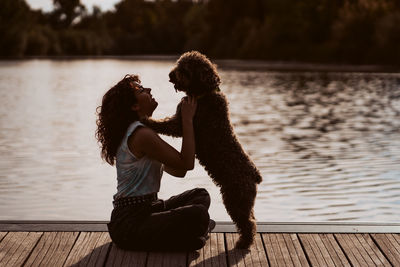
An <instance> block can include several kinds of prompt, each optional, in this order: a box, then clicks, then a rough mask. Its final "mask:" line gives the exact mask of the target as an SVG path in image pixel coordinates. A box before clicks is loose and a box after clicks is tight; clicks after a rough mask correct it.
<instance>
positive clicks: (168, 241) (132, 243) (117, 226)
mask: <svg viewBox="0 0 400 267" xmlns="http://www.w3.org/2000/svg"><path fill="white" fill-rule="evenodd" d="M209 207H210V195H209V194H208V192H207V191H206V190H205V189H203V188H195V189H192V190H188V191H185V192H183V193H182V194H179V195H177V196H173V197H171V198H170V199H168V200H165V201H162V200H156V201H154V202H152V203H147V204H141V205H135V206H126V207H120V208H114V210H113V211H112V213H111V220H110V223H109V224H108V231H109V233H110V236H111V239H112V241H113V242H114V243H115V244H116V245H117V246H118V247H120V248H122V249H128V250H147V251H192V250H197V249H200V248H202V247H203V246H204V239H202V238H200V237H204V236H205V235H206V234H207V229H208V224H209V218H210V217H209V214H208V208H209Z"/></svg>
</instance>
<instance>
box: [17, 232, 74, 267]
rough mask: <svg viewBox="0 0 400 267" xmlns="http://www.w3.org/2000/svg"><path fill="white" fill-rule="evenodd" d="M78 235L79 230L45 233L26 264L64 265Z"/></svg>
mask: <svg viewBox="0 0 400 267" xmlns="http://www.w3.org/2000/svg"><path fill="white" fill-rule="evenodd" d="M78 235H79V233H78V232H47V233H44V234H43V235H42V238H41V239H40V240H39V242H38V244H37V245H36V247H35V248H34V250H33V251H32V254H31V255H30V256H29V258H28V260H27V262H26V264H25V265H24V266H54V267H55V266H63V264H64V262H65V260H66V259H67V257H68V254H69V253H70V251H71V248H72V246H73V245H74V243H75V241H76V239H77V237H78Z"/></svg>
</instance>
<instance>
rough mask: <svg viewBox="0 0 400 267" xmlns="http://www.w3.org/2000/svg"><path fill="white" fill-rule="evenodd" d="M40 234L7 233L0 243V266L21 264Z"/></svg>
mask: <svg viewBox="0 0 400 267" xmlns="http://www.w3.org/2000/svg"><path fill="white" fill-rule="evenodd" d="M41 236H42V233H27V232H19V233H9V234H8V235H7V236H6V237H5V238H4V240H3V242H2V243H1V244H0V266H21V265H22V264H23V263H24V261H25V260H26V258H27V257H28V256H29V253H30V252H31V251H32V249H33V248H34V246H35V245H36V243H37V241H38V240H39V239H40V237H41ZM3 244H4V246H3Z"/></svg>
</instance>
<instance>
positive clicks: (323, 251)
mask: <svg viewBox="0 0 400 267" xmlns="http://www.w3.org/2000/svg"><path fill="white" fill-rule="evenodd" d="M311 237H312V238H313V239H314V242H315V245H316V246H317V247H318V248H319V251H320V253H321V255H322V257H323V258H324V260H325V262H326V263H327V266H335V263H334V261H333V259H332V256H331V255H330V254H329V251H328V249H327V248H326V247H325V244H324V242H323V241H322V239H321V237H320V236H319V234H312V235H311Z"/></svg>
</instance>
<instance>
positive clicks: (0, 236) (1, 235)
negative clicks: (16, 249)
mask: <svg viewBox="0 0 400 267" xmlns="http://www.w3.org/2000/svg"><path fill="white" fill-rule="evenodd" d="M7 233H8V232H0V242H1V240H3V238H4V237H5V236H6V235H7Z"/></svg>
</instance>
